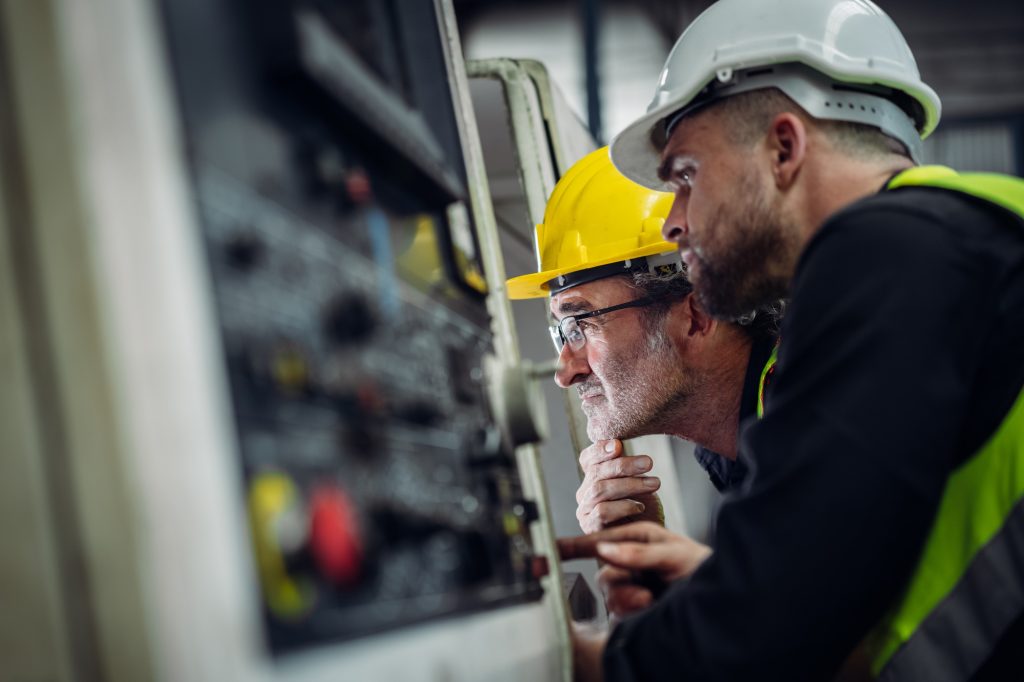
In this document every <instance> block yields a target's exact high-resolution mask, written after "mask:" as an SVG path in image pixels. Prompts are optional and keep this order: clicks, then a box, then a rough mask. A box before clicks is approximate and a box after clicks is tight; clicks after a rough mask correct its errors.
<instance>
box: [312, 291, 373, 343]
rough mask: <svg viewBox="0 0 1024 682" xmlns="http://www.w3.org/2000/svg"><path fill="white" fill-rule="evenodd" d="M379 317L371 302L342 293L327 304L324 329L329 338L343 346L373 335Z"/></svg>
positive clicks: (360, 341) (357, 296) (364, 339)
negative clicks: (374, 311)
mask: <svg viewBox="0 0 1024 682" xmlns="http://www.w3.org/2000/svg"><path fill="white" fill-rule="evenodd" d="M376 326H377V319H376V316H375V315H374V313H373V310H372V309H371V308H370V305H369V303H367V301H366V299H365V298H363V297H362V296H359V295H355V294H347V295H341V296H339V297H337V298H335V299H334V300H332V301H331V302H330V303H328V304H327V308H326V310H324V315H323V330H324V334H325V335H326V336H327V338H328V339H330V340H331V341H333V342H334V343H336V344H338V345H342V346H347V345H351V344H357V343H362V342H364V341H367V340H368V339H369V338H370V337H372V336H373V332H374V329H375V328H376Z"/></svg>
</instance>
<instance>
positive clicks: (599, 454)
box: [580, 439, 623, 469]
mask: <svg viewBox="0 0 1024 682" xmlns="http://www.w3.org/2000/svg"><path fill="white" fill-rule="evenodd" d="M622 452H623V451H622V441H620V440H618V439H613V440H599V441H597V442H596V443H594V444H593V445H591V446H589V447H587V448H586V449H585V450H583V452H581V453H580V467H582V468H583V469H587V468H588V467H590V466H592V465H594V464H597V463H599V462H607V461H608V460H610V459H615V458H616V457H619V456H620V455H621V454H622Z"/></svg>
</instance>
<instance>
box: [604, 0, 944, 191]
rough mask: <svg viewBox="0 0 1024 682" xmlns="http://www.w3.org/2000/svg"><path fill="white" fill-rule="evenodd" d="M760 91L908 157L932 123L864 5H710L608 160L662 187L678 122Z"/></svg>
mask: <svg viewBox="0 0 1024 682" xmlns="http://www.w3.org/2000/svg"><path fill="white" fill-rule="evenodd" d="M768 87H777V88H779V89H780V90H782V91H783V92H784V93H785V94H786V95H788V96H789V97H790V98H791V99H792V100H794V101H795V102H796V103H797V104H799V105H800V106H801V107H803V108H804V110H806V111H807V113H808V114H810V115H811V116H814V117H815V118H821V119H832V120H838V121H852V122H855V123H864V124H868V125H873V126H876V127H878V128H880V129H881V130H882V131H883V132H885V133H886V134H888V135H891V136H892V137H894V138H896V139H897V140H899V141H900V142H902V143H903V144H904V145H905V146H906V147H907V149H908V151H909V152H910V154H911V156H912V157H914V158H915V159H917V158H918V156H919V153H920V148H921V140H922V139H924V138H925V137H927V136H928V135H929V134H930V133H931V132H932V131H933V130H934V129H935V126H936V125H938V122H939V114H940V107H941V105H940V103H939V97H938V95H936V94H935V91H934V90H932V89H931V88H930V87H928V86H927V85H925V83H923V82H922V81H921V76H920V74H919V73H918V70H917V64H916V63H915V62H914V55H913V54H911V52H910V48H909V47H908V46H907V42H906V40H904V38H903V34H901V33H900V30H899V29H898V28H897V27H896V24H894V23H893V21H892V19H890V18H889V17H888V15H886V14H885V12H883V11H882V10H881V9H880V8H879V7H878V6H877V5H875V4H874V3H872V2H870V1H869V0H719V1H718V2H716V3H715V4H714V5H712V6H711V7H709V8H708V9H707V10H705V11H704V12H703V13H702V14H701V15H700V16H699V17H697V18H696V19H695V20H694V22H693V23H692V24H690V26H689V27H688V28H687V29H686V30H685V31H684V32H683V34H682V35H681V36H680V37H679V40H678V41H676V44H675V47H673V48H672V52H671V53H670V54H669V56H668V60H667V61H666V62H665V68H664V69H662V72H661V77H660V78H659V80H658V88H657V90H656V91H655V94H654V99H653V100H652V101H651V104H650V105H649V106H648V107H647V114H645V115H644V116H642V117H641V118H640V119H638V120H637V121H635V122H634V123H633V124H631V125H630V126H629V127H628V128H626V129H625V130H623V131H622V132H621V133H619V135H618V136H616V137H615V139H614V140H612V144H611V148H610V153H611V156H612V161H613V162H614V163H615V166H616V167H617V168H618V169H619V171H620V172H621V173H622V174H623V175H625V176H626V177H628V178H630V179H631V180H633V181H634V182H638V183H640V184H641V185H644V186H646V187H650V188H651V189H664V183H662V182H661V180H659V179H658V175H657V168H658V162H659V157H660V153H661V150H662V148H663V147H664V145H665V142H666V141H667V133H668V130H667V128H668V127H669V126H670V125H671V124H673V123H674V122H675V121H678V120H679V118H680V117H681V114H685V113H687V112H688V111H691V110H693V109H694V108H696V107H699V106H703V105H704V104H707V103H709V102H711V101H714V100H717V99H721V98H722V97H727V96H729V95H734V94H737V93H740V92H747V91H750V90H756V89H760V88H768Z"/></svg>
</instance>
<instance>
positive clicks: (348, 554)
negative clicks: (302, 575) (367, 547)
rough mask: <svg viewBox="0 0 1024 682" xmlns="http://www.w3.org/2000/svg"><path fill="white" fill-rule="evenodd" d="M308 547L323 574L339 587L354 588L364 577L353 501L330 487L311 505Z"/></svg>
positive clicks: (315, 498)
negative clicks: (362, 576)
mask: <svg viewBox="0 0 1024 682" xmlns="http://www.w3.org/2000/svg"><path fill="white" fill-rule="evenodd" d="M309 548H310V552H311V553H312V555H313V562H314V563H315V565H316V567H317V569H318V570H319V571H320V573H321V574H322V575H323V576H324V577H326V578H327V579H328V580H330V581H331V582H332V583H334V584H335V585H337V586H339V587H352V586H353V585H355V584H356V583H357V582H358V581H359V578H360V576H361V574H362V566H363V554H364V552H363V542H362V539H361V537H360V533H359V527H358V520H357V518H356V514H355V509H354V508H353V505H352V501H351V500H350V499H349V497H348V495H346V494H345V493H344V492H343V491H342V490H340V489H339V488H336V487H334V486H331V485H325V486H322V487H320V488H318V489H317V490H316V491H315V492H314V493H313V496H312V500H311V502H310V532H309Z"/></svg>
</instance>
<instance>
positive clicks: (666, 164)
mask: <svg viewBox="0 0 1024 682" xmlns="http://www.w3.org/2000/svg"><path fill="white" fill-rule="evenodd" d="M675 160H676V155H675V154H669V155H668V156H666V157H665V159H664V160H663V161H662V162H661V165H660V166H658V179H660V180H661V181H662V182H668V181H669V180H670V179H671V178H672V165H673V164H674V163H675Z"/></svg>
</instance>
